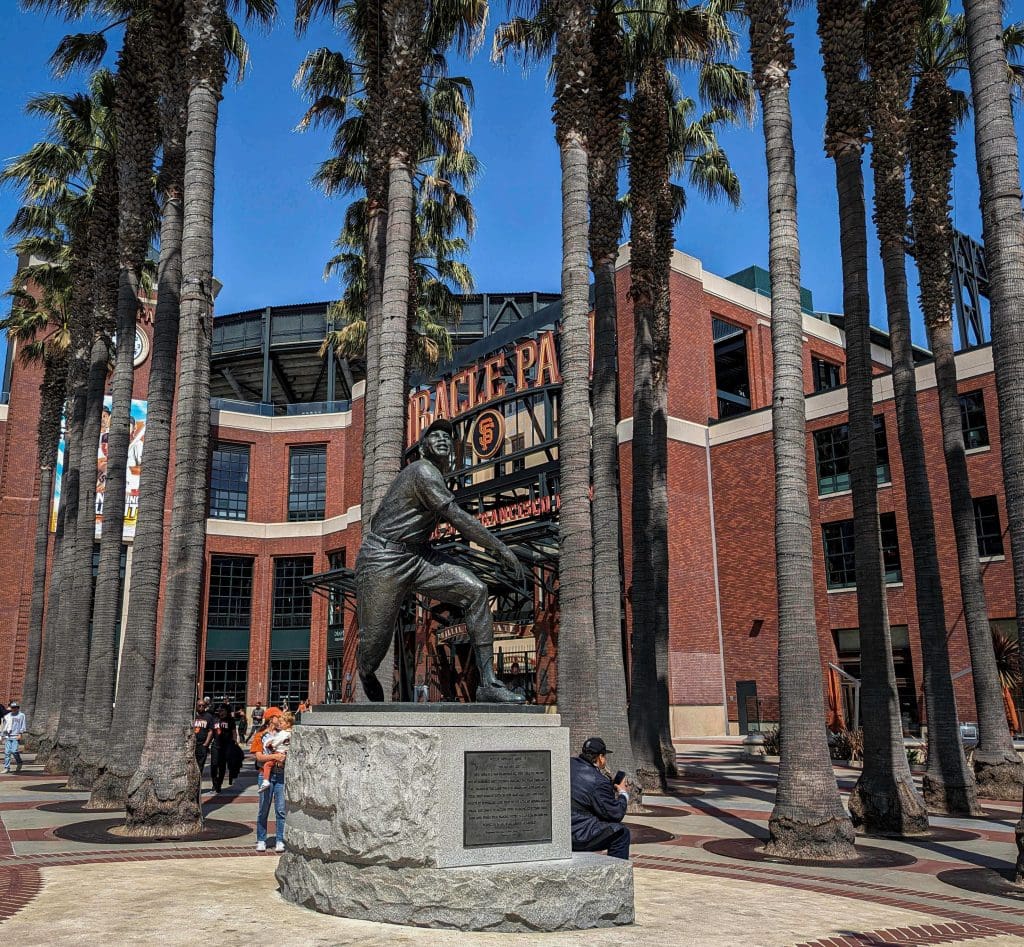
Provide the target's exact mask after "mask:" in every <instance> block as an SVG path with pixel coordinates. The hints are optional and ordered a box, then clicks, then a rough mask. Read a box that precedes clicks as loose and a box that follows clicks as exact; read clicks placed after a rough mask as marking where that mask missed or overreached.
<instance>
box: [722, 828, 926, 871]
mask: <svg viewBox="0 0 1024 947" xmlns="http://www.w3.org/2000/svg"><path fill="white" fill-rule="evenodd" d="M767 841H768V839H766V838H749V837H747V836H744V837H743V838H721V839H715V840H713V841H711V842H705V843H704V846H703V848H704V850H705V851H706V852H711V853H713V854H715V855H724V856H725V857H726V858H738V859H740V860H741V861H750V862H772V863H773V864H776V865H794V866H796V867H798V868H902V867H904V866H906V865H913V864H914V862H916V861H917V859H916V858H914V856H913V855H909V854H907V853H906V852H896V851H893V850H892V849H889V848H875V847H874V846H872V845H858V846H857V857H856V858H855V859H853V860H851V861H818V860H816V859H813V858H780V857H779V856H777V855H767V854H765V852H764V849H763V846H764V843H765V842H767Z"/></svg>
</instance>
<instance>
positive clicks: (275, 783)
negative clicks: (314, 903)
mask: <svg viewBox="0 0 1024 947" xmlns="http://www.w3.org/2000/svg"><path fill="white" fill-rule="evenodd" d="M294 723H295V715H294V714H292V713H285V714H282V716H281V720H280V728H281V730H282V731H287V730H291V728H292V726H293V725H294ZM256 762H257V763H258V764H259V765H260V766H263V765H265V764H266V763H267V762H273V764H274V765H273V767H272V768H271V771H270V778H269V780H268V782H267V785H266V788H265V790H264V791H263V792H261V793H260V808H259V814H258V815H257V816H256V851H258V852H265V851H266V850H267V819H268V818H269V816H270V804H271V802H273V804H274V829H275V836H276V839H277V844H276V845H275V846H274V851H275V852H283V851H284V819H285V804H284V771H285V759H284V755H283V754H277V753H266V752H264V751H263V749H262V748H261V749H260V751H259V752H258V753H257V754H256Z"/></svg>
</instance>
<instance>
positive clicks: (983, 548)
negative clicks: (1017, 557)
mask: <svg viewBox="0 0 1024 947" xmlns="http://www.w3.org/2000/svg"><path fill="white" fill-rule="evenodd" d="M971 500H972V502H973V503H974V530H975V532H976V533H977V538H978V558H979V559H999V558H1002V557H1004V556H1005V555H1006V551H1005V548H1004V546H1003V526H1002V520H1001V518H1000V516H999V500H998V498H997V497H996V495H995V494H990V495H989V496H983V497H972V498H971ZM979 504H984V506H986V507H989V505H990V504H991V508H990V509H988V510H985V511H983V510H982V509H981V508H980V507H979ZM993 520H994V522H995V529H994V530H993V529H992V528H991V526H992V522H993ZM986 527H987V528H986Z"/></svg>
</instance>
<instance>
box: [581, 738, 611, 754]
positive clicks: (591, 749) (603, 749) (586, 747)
mask: <svg viewBox="0 0 1024 947" xmlns="http://www.w3.org/2000/svg"><path fill="white" fill-rule="evenodd" d="M583 752H584V753H594V754H597V753H604V754H605V755H606V756H607V755H608V754H609V753H611V750H609V749H608V747H607V746H605V743H604V740H602V739H601V738H600V737H588V738H587V739H586V740H584V741H583Z"/></svg>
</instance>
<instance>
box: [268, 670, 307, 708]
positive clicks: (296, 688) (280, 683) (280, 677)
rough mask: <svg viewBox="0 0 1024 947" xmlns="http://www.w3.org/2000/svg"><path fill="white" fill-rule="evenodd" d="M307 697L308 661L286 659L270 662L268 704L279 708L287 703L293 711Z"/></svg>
mask: <svg viewBox="0 0 1024 947" xmlns="http://www.w3.org/2000/svg"><path fill="white" fill-rule="evenodd" d="M308 696H309V661H308V660H299V659H287V660H280V661H277V660H275V661H271V662H270V703H271V704H273V705H274V706H275V707H277V706H280V704H281V701H282V700H287V701H288V706H289V708H290V709H292V710H294V709H295V708H296V707H297V706H298V705H299V701H302V700H305V699H306V697H308Z"/></svg>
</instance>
